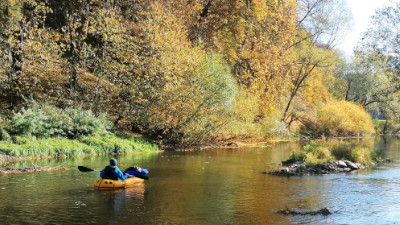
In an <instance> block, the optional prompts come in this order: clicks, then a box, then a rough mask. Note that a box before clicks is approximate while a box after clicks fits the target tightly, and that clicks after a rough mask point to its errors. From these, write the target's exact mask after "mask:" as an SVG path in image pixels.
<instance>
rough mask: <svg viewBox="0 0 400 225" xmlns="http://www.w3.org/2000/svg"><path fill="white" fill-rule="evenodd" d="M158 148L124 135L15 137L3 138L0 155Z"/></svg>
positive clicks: (104, 152)
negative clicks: (73, 137) (7, 139)
mask: <svg viewBox="0 0 400 225" xmlns="http://www.w3.org/2000/svg"><path fill="white" fill-rule="evenodd" d="M145 151H158V147H157V146H156V145H155V144H154V143H152V142H150V141H147V140H143V139H139V138H134V137H130V136H127V135H121V134H118V135H116V134H108V135H102V136H88V137H82V138H81V139H74V140H71V139H67V138H45V139H36V138H34V137H19V136H16V137H13V141H0V155H3V156H10V157H38V158H41V157H76V156H90V155H109V154H115V153H117V154H129V153H135V152H145Z"/></svg>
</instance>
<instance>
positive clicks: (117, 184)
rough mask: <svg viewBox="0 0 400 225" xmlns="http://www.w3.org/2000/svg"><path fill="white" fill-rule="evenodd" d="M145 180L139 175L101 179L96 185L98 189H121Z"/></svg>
mask: <svg viewBox="0 0 400 225" xmlns="http://www.w3.org/2000/svg"><path fill="white" fill-rule="evenodd" d="M143 181H144V180H143V179H140V178H137V177H130V178H126V179H125V180H121V181H118V180H110V179H100V180H97V181H96V182H95V183H94V187H95V188H97V189H119V188H128V187H130V186H133V185H135V184H138V183H142V182H143Z"/></svg>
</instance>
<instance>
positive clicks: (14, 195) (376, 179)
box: [0, 138, 400, 225]
mask: <svg viewBox="0 0 400 225" xmlns="http://www.w3.org/2000/svg"><path fill="white" fill-rule="evenodd" d="M374 145H375V148H377V149H380V150H381V151H382V153H383V155H384V157H386V158H391V159H393V160H394V162H393V163H390V164H383V165H381V166H378V167H376V168H371V169H365V170H362V171H358V172H357V173H353V174H330V175H318V176H302V177H290V178H287V177H276V176H271V175H265V174H263V172H265V171H271V170H273V169H276V168H277V165H278V163H279V162H280V161H282V160H284V159H286V158H287V157H288V155H289V153H290V150H291V149H295V148H300V147H301V146H300V143H297V142H281V143H274V144H265V146H260V147H253V148H239V149H209V150H201V151H190V152H189V151H188V152H162V153H149V154H147V153H146V154H138V155H128V156H117V157H116V158H117V159H118V165H119V167H120V168H126V167H129V166H133V165H138V166H141V167H143V168H147V169H148V170H149V171H150V173H149V177H150V179H149V180H146V181H145V182H144V183H143V184H141V185H138V186H136V187H134V188H130V189H125V190H117V191H98V190H95V189H93V183H94V182H95V180H96V179H98V176H99V174H98V172H88V173H82V172H79V171H78V170H77V169H76V167H77V166H78V165H83V166H87V167H90V168H93V169H102V168H103V167H104V166H105V165H106V164H107V163H108V159H109V157H91V158H85V159H78V158H75V159H64V160H54V159H53V160H37V161H34V162H33V163H34V164H35V165H36V166H45V165H52V166H55V165H63V166H67V167H69V168H70V170H68V171H58V172H44V173H25V174H9V175H3V176H0V199H1V202H0V221H1V222H0V223H1V224H141V225H146V224H174V225H175V224H246V225H247V224H397V223H399V222H398V221H399V219H398V216H400V206H399V205H398V204H399V203H400V161H399V160H400V140H398V139H396V138H390V139H386V140H385V141H384V140H383V139H381V138H379V139H377V140H376V142H375V144H374ZM31 163H32V162H17V163H13V164H11V165H9V166H11V167H21V166H30V165H31ZM286 208H289V209H291V208H295V209H299V210H318V209H321V208H327V209H329V210H330V211H331V212H333V214H332V215H329V216H319V215H317V216H285V215H281V214H278V213H277V211H279V210H284V209H286Z"/></svg>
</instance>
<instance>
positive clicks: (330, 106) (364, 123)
mask: <svg viewBox="0 0 400 225" xmlns="http://www.w3.org/2000/svg"><path fill="white" fill-rule="evenodd" d="M317 120H318V125H319V131H320V132H321V133H324V134H326V135H332V136H339V135H359V134H372V133H374V132H375V131H374V126H373V124H372V119H371V116H370V115H369V114H368V113H367V112H366V111H365V110H364V109H363V108H362V106H360V105H357V104H355V103H352V102H348V101H330V102H328V103H326V104H324V105H323V106H322V108H321V109H320V110H319V112H318V118H317Z"/></svg>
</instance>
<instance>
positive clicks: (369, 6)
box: [338, 0, 400, 58]
mask: <svg viewBox="0 0 400 225" xmlns="http://www.w3.org/2000/svg"><path fill="white" fill-rule="evenodd" d="M392 1H393V2H397V1H400V0H392ZM346 2H347V6H348V8H349V9H350V11H351V12H352V14H353V24H354V26H353V27H352V29H351V30H349V31H348V33H347V35H346V37H345V38H344V40H343V41H342V43H341V44H340V45H339V46H338V49H339V50H341V51H342V52H344V54H345V57H346V58H350V57H351V56H352V52H353V48H354V46H355V45H356V44H357V41H358V40H360V39H361V37H362V35H363V34H364V32H365V31H366V30H367V28H368V25H369V23H370V22H371V16H372V15H373V14H374V12H375V10H376V9H379V8H382V7H384V6H386V5H388V4H389V3H390V0H346Z"/></svg>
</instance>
